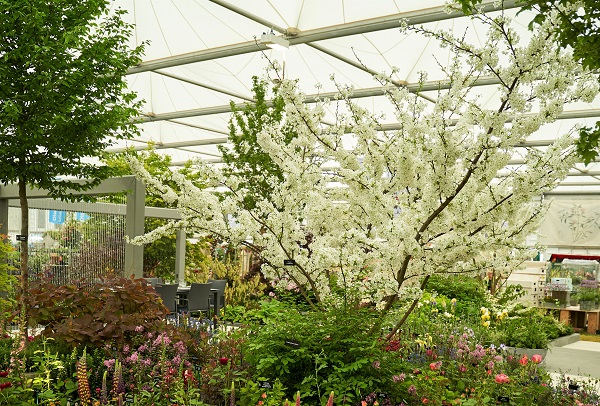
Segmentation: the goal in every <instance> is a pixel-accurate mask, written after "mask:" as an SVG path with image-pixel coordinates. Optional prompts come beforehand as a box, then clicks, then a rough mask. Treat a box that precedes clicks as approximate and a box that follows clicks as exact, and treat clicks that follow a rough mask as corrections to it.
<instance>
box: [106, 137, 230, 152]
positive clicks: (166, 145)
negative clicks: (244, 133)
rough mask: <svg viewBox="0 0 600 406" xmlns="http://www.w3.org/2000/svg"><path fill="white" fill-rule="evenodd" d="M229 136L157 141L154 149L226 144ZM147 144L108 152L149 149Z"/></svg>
mask: <svg viewBox="0 0 600 406" xmlns="http://www.w3.org/2000/svg"><path fill="white" fill-rule="evenodd" d="M227 139H228V138H227V137H220V138H207V139H203V140H191V141H178V142H165V143H159V142H157V143H156V144H154V145H153V148H154V149H169V148H173V149H177V148H185V147H197V146H201V145H215V144H225V143H226V142H227ZM147 148H148V147H147V146H141V145H140V146H136V147H129V148H107V149H106V152H125V151H127V150H134V151H142V150H145V149H147Z"/></svg>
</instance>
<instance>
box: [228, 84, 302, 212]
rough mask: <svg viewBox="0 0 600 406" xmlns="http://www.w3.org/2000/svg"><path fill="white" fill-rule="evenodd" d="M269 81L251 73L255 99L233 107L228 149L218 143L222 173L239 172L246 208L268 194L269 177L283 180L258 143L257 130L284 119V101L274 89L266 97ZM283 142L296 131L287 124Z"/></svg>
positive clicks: (281, 173) (253, 206)
mask: <svg viewBox="0 0 600 406" xmlns="http://www.w3.org/2000/svg"><path fill="white" fill-rule="evenodd" d="M268 91H269V84H268V82H267V81H266V80H265V79H260V78H258V77H257V76H253V77H252V93H253V95H254V103H252V104H248V105H246V107H245V108H244V110H238V109H236V108H235V103H233V102H231V108H232V111H233V115H232V118H231V120H230V122H229V143H230V144H231V149H229V148H227V147H224V146H221V145H219V146H218V148H219V151H221V154H222V156H223V162H224V163H225V168H224V169H223V173H224V174H225V175H227V176H229V175H231V174H237V175H242V176H241V179H243V180H242V182H241V183H240V185H239V188H238V190H235V191H232V192H233V193H237V192H239V190H244V191H245V196H244V200H243V203H244V205H245V206H246V207H247V208H248V209H253V208H255V207H256V202H257V201H260V200H263V199H268V198H269V196H270V195H271V191H272V186H271V183H270V180H271V179H276V180H278V181H279V182H282V181H283V171H282V170H281V168H280V167H279V166H278V165H277V164H276V163H275V162H274V161H273V159H272V158H271V157H270V156H269V154H268V153H267V152H266V151H264V150H263V149H262V147H261V146H260V144H259V143H258V140H257V136H258V134H259V133H260V132H261V131H263V130H265V129H267V128H268V127H269V126H272V125H279V124H280V123H281V122H282V121H283V114H284V112H285V103H284V101H283V98H282V97H281V96H279V95H278V94H277V88H275V89H274V95H273V96H274V97H273V98H272V100H268V99H267V96H268ZM282 133H283V134H284V136H285V141H286V143H289V142H290V141H291V140H292V139H293V138H294V137H295V136H296V135H295V133H294V131H293V130H292V129H290V128H289V127H284V128H282Z"/></svg>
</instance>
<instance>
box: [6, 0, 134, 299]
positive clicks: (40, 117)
mask: <svg viewBox="0 0 600 406" xmlns="http://www.w3.org/2000/svg"><path fill="white" fill-rule="evenodd" d="M110 8H111V6H110V3H109V2H108V1H106V0H52V1H51V0H0V31H2V36H3V38H2V41H0V58H1V60H2V61H1V63H0V181H1V182H2V183H4V184H7V183H9V182H16V183H17V184H18V186H19V200H20V204H21V219H22V220H21V234H23V235H27V234H28V229H29V223H28V218H29V216H28V204H27V186H32V187H39V188H44V189H48V190H49V191H50V193H51V195H52V196H54V197H58V198H63V199H75V198H76V196H75V193H76V192H77V191H81V190H85V189H86V188H90V187H93V186H95V185H97V184H98V183H99V182H100V181H101V180H102V179H104V178H106V177H108V176H109V175H110V168H108V167H98V166H97V165H94V164H92V163H89V162H86V161H85V160H83V159H82V158H84V157H90V156H92V157H93V156H98V155H100V154H101V153H102V151H103V150H104V149H105V148H106V147H107V146H109V145H110V144H111V143H112V140H113V139H120V138H127V137H130V136H132V135H133V134H135V131H136V130H135V126H134V123H133V120H132V118H133V117H136V116H138V114H139V112H138V108H139V106H140V104H139V102H137V101H136V95H135V94H134V93H131V92H127V91H126V86H127V84H126V82H125V80H124V74H125V72H126V71H127V69H129V68H130V67H131V66H133V65H135V64H137V63H138V62H139V60H140V56H141V54H142V52H143V45H142V46H139V47H137V48H134V49H130V48H128V44H127V43H128V39H129V37H130V34H131V32H132V27H131V26H130V25H129V24H126V23H125V22H124V21H123V20H122V14H123V12H122V11H112V12H111V13H109V11H110ZM68 177H75V178H81V179H88V180H89V181H87V182H86V183H84V184H80V183H75V182H73V181H69V180H67V179H65V178H68ZM69 189H70V190H69ZM20 248H21V260H20V268H21V286H20V289H21V292H26V291H27V289H28V278H29V275H28V263H27V259H28V244H27V241H22V242H21V245H20ZM22 296H24V295H22ZM22 306H24V303H23V304H22Z"/></svg>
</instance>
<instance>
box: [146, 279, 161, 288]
mask: <svg viewBox="0 0 600 406" xmlns="http://www.w3.org/2000/svg"><path fill="white" fill-rule="evenodd" d="M144 279H145V280H146V282H148V285H150V286H152V287H154V286H156V285H162V278H144Z"/></svg>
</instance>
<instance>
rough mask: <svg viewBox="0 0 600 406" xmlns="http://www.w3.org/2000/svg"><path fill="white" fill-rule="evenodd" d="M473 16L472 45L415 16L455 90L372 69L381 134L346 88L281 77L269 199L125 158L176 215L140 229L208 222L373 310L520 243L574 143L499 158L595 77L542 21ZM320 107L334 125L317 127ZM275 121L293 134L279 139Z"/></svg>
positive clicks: (338, 296) (274, 268)
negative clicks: (441, 53) (481, 91)
mask: <svg viewBox="0 0 600 406" xmlns="http://www.w3.org/2000/svg"><path fill="white" fill-rule="evenodd" d="M474 18H476V19H477V20H478V21H479V23H481V24H485V25H486V26H487V28H488V34H487V39H486V41H485V44H484V45H482V46H474V45H472V44H469V43H467V42H466V41H465V40H464V39H460V38H454V37H453V36H452V35H451V34H450V33H448V32H428V31H426V30H425V29H423V28H416V29H414V30H415V32H416V33H417V34H419V35H427V36H430V37H432V38H434V39H436V40H439V41H440V42H441V43H442V44H443V45H445V46H447V47H450V48H451V50H452V51H453V54H454V56H455V57H454V59H453V62H452V63H451V64H450V65H449V66H445V67H443V69H444V72H445V73H446V75H447V79H448V83H449V89H448V90H447V91H440V92H439V94H438V95H437V99H436V100H435V101H434V102H430V101H428V100H425V99H423V98H421V97H420V96H419V94H413V93H410V92H409V91H408V90H407V89H405V88H399V87H396V86H394V85H393V84H391V81H390V80H389V79H386V78H381V77H380V78H378V80H380V81H381V82H382V83H383V84H384V85H385V86H386V89H387V92H386V93H387V100H389V103H390V105H391V106H392V107H393V110H394V112H395V120H396V121H397V123H398V126H397V129H395V130H391V131H383V130H382V129H381V126H380V117H378V116H377V115H375V114H372V113H370V112H369V111H367V110H365V109H364V108H362V107H360V106H359V105H358V104H357V103H355V101H353V100H352V99H350V98H349V96H350V94H351V92H352V89H350V88H346V87H343V86H341V85H339V86H338V89H339V97H338V98H336V99H332V100H321V101H319V102H317V103H314V104H310V105H309V104H306V103H304V99H303V94H302V93H301V92H300V91H299V89H298V86H297V83H296V82H294V81H291V80H283V81H282V82H281V84H280V88H279V89H278V92H279V94H280V95H281V96H282V97H283V98H284V100H285V103H286V112H285V117H284V119H283V122H281V123H276V124H271V125H270V126H268V127H267V128H265V129H264V130H263V131H262V132H261V133H260V134H259V135H258V142H259V143H260V144H261V146H262V148H263V149H264V150H265V151H267V152H268V153H269V154H270V156H271V157H272V159H273V160H274V162H275V163H276V164H277V165H278V166H279V167H280V168H281V170H282V172H283V174H284V180H283V181H276V180H275V179H273V181H272V182H271V187H272V189H273V192H272V193H271V199H270V200H268V201H267V200H261V201H257V202H256V207H253V208H252V209H247V208H246V209H244V205H243V204H242V201H243V199H244V196H245V194H246V193H247V192H248V190H246V189H244V188H242V187H240V186H239V185H241V184H245V183H244V182H242V180H241V179H240V178H239V177H238V176H236V175H235V174H232V175H229V176H227V177H224V176H223V175H222V173H221V171H219V170H218V169H217V168H215V167H209V166H204V165H201V164H199V166H198V170H199V171H201V172H202V173H203V176H205V177H206V179H207V184H208V185H209V187H208V188H206V189H198V188H196V187H195V186H194V185H193V184H192V183H191V182H190V181H188V180H187V179H186V178H185V177H184V176H183V175H181V174H178V173H173V180H175V181H176V182H177V184H178V185H179V189H178V190H177V191H175V190H173V189H171V188H169V187H168V186H166V185H165V183H164V182H161V181H160V180H157V179H154V178H152V177H150V176H148V174H147V173H146V172H145V171H144V170H143V167H142V166H141V165H140V163H139V162H136V161H133V160H132V162H131V165H132V167H133V168H134V172H135V173H137V174H138V176H140V177H141V178H142V179H143V180H144V181H145V182H146V184H147V186H148V187H149V188H151V189H155V190H156V191H158V192H159V193H160V194H162V195H163V196H164V198H165V199H166V200H167V201H169V202H170V203H173V204H175V205H177V207H178V208H179V210H180V211H181V215H182V220H181V221H180V222H178V223H172V224H170V225H169V226H166V227H164V228H163V229H161V230H156V231H155V232H153V233H151V234H149V235H146V236H144V237H141V238H138V239H137V242H138V243H144V242H146V241H149V240H151V239H153V238H155V237H156V236H158V235H160V234H161V233H165V232H170V231H172V230H173V229H174V228H176V227H180V226H184V227H186V229H188V230H190V231H192V232H198V233H213V234H216V235H219V236H220V237H221V238H223V239H225V240H228V241H230V242H231V243H233V244H242V245H245V246H248V247H250V248H252V249H254V250H256V252H257V253H259V255H260V256H261V258H262V259H263V261H264V264H265V265H264V266H263V272H264V274H265V275H266V276H267V277H268V278H271V279H273V280H275V281H279V282H280V283H282V284H286V285H287V284H288V283H290V282H293V283H295V284H296V285H297V286H298V287H299V288H300V291H301V292H302V293H303V294H304V295H305V296H306V297H307V298H308V300H311V298H310V297H309V296H308V295H307V293H308V292H312V293H314V297H315V298H316V300H313V303H314V304H315V305H320V304H322V303H328V304H330V305H337V304H341V303H343V302H344V301H345V303H346V304H348V301H349V300H353V302H352V303H353V304H356V303H357V301H368V302H371V303H374V304H376V305H377V307H378V308H380V309H390V308H391V307H392V305H393V304H394V302H395V301H396V300H398V298H400V297H403V296H405V295H410V296H408V297H411V298H414V297H416V296H415V293H418V292H419V288H420V286H421V285H422V283H423V282H424V281H426V280H427V278H428V277H429V275H432V274H434V273H459V272H472V271H475V270H481V269H485V267H486V266H490V265H491V262H493V261H496V262H497V263H499V264H506V263H507V262H509V261H512V260H518V259H522V258H523V255H530V252H528V251H527V248H526V246H525V244H524V240H525V237H526V236H527V235H529V234H530V233H532V232H534V231H535V229H536V227H537V225H538V219H539V218H540V217H541V216H540V215H541V214H542V213H543V207H542V206H541V204H539V203H535V202H534V201H535V199H534V198H536V197H539V196H540V195H541V194H542V193H543V192H545V191H548V190H550V189H552V188H553V187H554V186H555V185H556V182H557V180H559V179H561V178H563V177H564V176H566V173H567V171H568V169H569V168H570V167H571V166H572V164H573V162H574V161H573V160H574V153H573V146H572V140H571V138H570V136H569V135H568V134H566V135H565V136H564V137H561V138H559V139H557V140H556V141H555V142H554V143H553V144H552V145H550V146H549V147H547V148H546V149H544V150H542V149H534V148H529V149H528V150H527V151H526V153H524V154H523V156H522V158H523V159H524V162H525V163H524V164H521V165H518V166H514V165H512V166H510V165H508V164H509V161H510V160H511V159H512V158H513V157H514V155H515V153H516V151H517V148H516V147H515V146H516V145H518V144H519V143H521V142H523V141H525V140H526V138H527V137H528V136H529V135H531V134H532V133H534V132H535V131H537V130H538V129H540V128H541V126H543V125H544V124H547V123H550V122H553V121H555V120H556V119H557V116H558V115H559V113H561V111H562V109H563V106H564V105H565V104H566V103H570V102H574V101H578V100H585V101H590V100H591V99H593V98H594V96H595V95H596V94H597V90H598V89H597V85H598V81H597V80H596V79H595V78H593V77H592V75H591V74H589V73H587V72H585V71H583V70H582V68H581V67H580V66H579V65H578V64H577V63H575V62H574V61H573V59H572V57H571V55H569V54H568V53H567V52H566V51H564V50H559V49H558V48H557V47H556V46H555V44H554V42H553V37H552V31H551V28H550V27H551V24H552V23H553V21H552V19H550V18H549V19H548V21H547V22H546V23H545V24H543V25H542V26H541V27H540V29H539V30H538V31H537V32H536V33H535V34H533V36H532V38H531V39H530V40H529V41H528V42H527V43H526V44H525V45H521V44H520V42H519V41H520V40H519V38H518V35H517V34H516V32H515V31H514V30H513V29H511V27H510V20H509V19H508V18H507V17H505V16H499V17H495V18H491V17H488V16H484V15H481V16H475V17H474ZM490 76H491V77H494V78H496V79H497V82H498V83H499V85H498V86H497V91H496V93H495V94H496V97H497V100H496V101H495V102H494V103H489V102H488V103H487V104H486V105H485V106H490V105H494V108H489V107H485V106H484V105H483V104H482V102H481V101H480V99H479V98H478V97H477V88H475V87H473V85H474V83H475V82H476V80H477V79H478V78H481V77H490ZM328 112H329V114H330V116H333V119H334V121H335V123H334V124H333V125H324V124H323V121H324V120H323V119H324V118H325V116H326V115H327V114H328ZM331 112H334V113H333V114H331ZM328 118H329V119H331V117H328ZM282 128H286V129H289V128H292V129H293V131H294V132H295V133H297V137H296V138H294V139H293V140H291V141H290V140H289V139H288V140H286V139H285V133H284V131H282ZM522 150H523V148H520V149H518V151H522ZM219 188H220V189H221V190H222V188H225V189H226V190H227V192H229V193H226V194H218V193H216V191H217V190H219ZM538 201H539V199H538ZM286 260H293V261H294V265H287V266H286V265H284V261H286ZM413 303H414V302H413Z"/></svg>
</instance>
